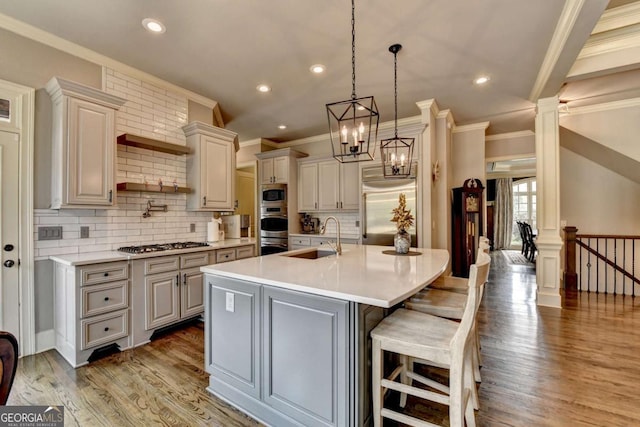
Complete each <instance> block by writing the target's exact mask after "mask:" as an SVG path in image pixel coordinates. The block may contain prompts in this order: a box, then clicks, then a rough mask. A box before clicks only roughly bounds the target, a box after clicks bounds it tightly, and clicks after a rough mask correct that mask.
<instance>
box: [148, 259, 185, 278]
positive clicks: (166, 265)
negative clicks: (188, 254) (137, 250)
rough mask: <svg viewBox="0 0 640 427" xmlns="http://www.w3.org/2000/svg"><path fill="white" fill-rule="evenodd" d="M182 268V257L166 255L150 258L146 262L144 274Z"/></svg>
mask: <svg viewBox="0 0 640 427" xmlns="http://www.w3.org/2000/svg"><path fill="white" fill-rule="evenodd" d="M179 269H180V257H178V256H165V257H159V258H150V259H148V260H146V261H145V262H144V274H155V273H164V272H165V271H177V270H179Z"/></svg>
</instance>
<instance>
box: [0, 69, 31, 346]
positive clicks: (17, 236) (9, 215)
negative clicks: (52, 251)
mask: <svg viewBox="0 0 640 427" xmlns="http://www.w3.org/2000/svg"><path fill="white" fill-rule="evenodd" d="M34 104H35V91H34V89H33V88H29V87H25V86H21V85H17V84H14V83H11V82H7V81H4V80H0V203H1V205H0V257H1V260H0V296H1V298H2V301H1V303H0V328H1V329H2V330H6V331H9V332H11V333H12V334H13V335H15V336H16V338H17V340H18V344H19V351H20V355H22V356H24V355H29V354H33V353H34V352H35V317H34V316H35V313H34V283H33V137H34V111H35V107H34Z"/></svg>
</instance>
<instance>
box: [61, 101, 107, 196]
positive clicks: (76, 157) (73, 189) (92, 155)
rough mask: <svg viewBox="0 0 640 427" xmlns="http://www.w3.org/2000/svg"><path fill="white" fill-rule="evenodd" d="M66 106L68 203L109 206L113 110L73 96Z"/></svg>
mask: <svg viewBox="0 0 640 427" xmlns="http://www.w3.org/2000/svg"><path fill="white" fill-rule="evenodd" d="M68 109H69V110H68V116H67V117H68V134H67V138H68V140H67V142H68V146H67V149H68V153H67V162H68V163H67V170H66V173H67V177H66V178H67V203H68V204H71V205H73V204H77V205H96V206H112V205H113V204H114V196H115V194H114V191H113V188H114V176H115V173H114V172H115V171H114V165H115V163H114V159H115V154H116V146H115V131H114V129H115V111H114V110H113V109H112V108H108V107H103V106H101V105H96V104H93V103H91V102H87V101H83V100H80V99H76V98H69V104H68ZM63 185H64V184H63Z"/></svg>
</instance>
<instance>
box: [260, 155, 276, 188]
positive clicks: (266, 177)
mask: <svg viewBox="0 0 640 427" xmlns="http://www.w3.org/2000/svg"><path fill="white" fill-rule="evenodd" d="M260 170H261V172H260V177H261V178H260V182H261V183H262V184H273V172H274V171H273V159H264V160H261V161H260Z"/></svg>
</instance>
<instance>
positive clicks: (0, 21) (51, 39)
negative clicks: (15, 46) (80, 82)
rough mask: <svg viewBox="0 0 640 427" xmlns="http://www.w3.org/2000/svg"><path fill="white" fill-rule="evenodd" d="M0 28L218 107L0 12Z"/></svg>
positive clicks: (212, 106) (215, 103)
mask: <svg viewBox="0 0 640 427" xmlns="http://www.w3.org/2000/svg"><path fill="white" fill-rule="evenodd" d="M0 28H3V29H5V30H7V31H11V32H12V33H16V34H18V35H20V36H22V37H26V38H28V39H31V40H34V41H36V42H38V43H42V44H44V45H47V46H50V47H52V48H54V49H58V50H61V51H62V52H65V53H68V54H70V55H73V56H76V57H78V58H81V59H84V60H86V61H89V62H92V63H94V64H97V65H101V66H103V67H109V68H113V69H114V70H117V71H120V72H122V73H124V74H128V75H130V76H131V77H135V78H137V79H140V80H145V81H147V82H149V83H153V84H155V85H157V86H160V87H162V88H164V89H168V90H171V91H174V92H176V93H179V94H182V95H184V96H186V97H187V98H189V99H190V100H192V101H195V102H197V103H199V104H202V105H204V106H206V107H208V108H212V109H213V110H214V113H216V112H215V110H216V108H218V102H217V101H214V100H212V99H209V98H207V97H205V96H202V95H200V94H197V93H195V92H191V91H190V90H188V89H184V88H182V87H180V86H176V85H174V84H173V83H169V82H167V81H166V80H162V79H160V78H158V77H156V76H154V75H152V74H149V73H146V72H144V71H141V70H138V69H137V68H133V67H131V66H129V65H126V64H123V63H122V62H118V61H116V60H115V59H111V58H109V57H107V56H104V55H102V54H100V53H97V52H95V51H93V50H91V49H87V48H86V47H83V46H80V45H78V44H75V43H73V42H70V41H68V40H65V39H63V38H61V37H58V36H55V35H53V34H51V33H48V32H46V31H44V30H41V29H40V28H37V27H34V26H32V25H29V24H27V23H24V22H22V21H18V20H17V19H14V18H12V17H10V16H7V15H4V14H2V13H0ZM103 73H104V68H103ZM218 116H219V117H218ZM216 119H217V120H218V121H219V122H221V120H222V115H220V114H219V113H218V114H216ZM221 124H222V123H221Z"/></svg>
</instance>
